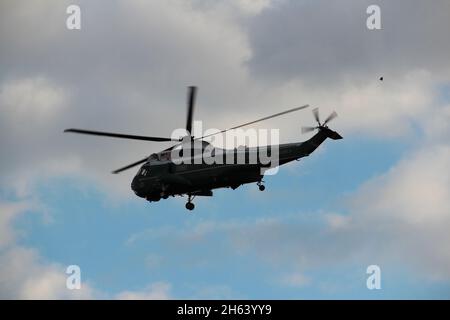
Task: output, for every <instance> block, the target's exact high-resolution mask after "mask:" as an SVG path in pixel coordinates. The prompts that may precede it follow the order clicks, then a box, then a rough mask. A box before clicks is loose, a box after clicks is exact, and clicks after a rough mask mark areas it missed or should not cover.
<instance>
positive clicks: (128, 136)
mask: <svg viewBox="0 0 450 320" xmlns="http://www.w3.org/2000/svg"><path fill="white" fill-rule="evenodd" d="M64 132H74V133H81V134H90V135H94V136H104V137H112V138H122V139H133V140H145V141H156V142H164V141H179V140H176V139H171V138H161V137H148V136H136V135H131V134H121V133H114V132H103V131H92V130H83V129H66V130H64Z"/></svg>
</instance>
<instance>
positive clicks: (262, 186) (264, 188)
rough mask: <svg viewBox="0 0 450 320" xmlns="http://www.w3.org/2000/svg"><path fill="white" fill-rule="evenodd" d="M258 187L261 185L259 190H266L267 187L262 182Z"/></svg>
mask: <svg viewBox="0 0 450 320" xmlns="http://www.w3.org/2000/svg"><path fill="white" fill-rule="evenodd" d="M258 187H259V191H264V190H266V187H265V186H264V185H263V184H260V185H259V186H258Z"/></svg>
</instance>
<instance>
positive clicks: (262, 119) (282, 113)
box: [196, 104, 309, 140]
mask: <svg viewBox="0 0 450 320" xmlns="http://www.w3.org/2000/svg"><path fill="white" fill-rule="evenodd" d="M308 107H309V104H305V105H304V106H301V107H296V108H293V109H289V110H286V111H283V112H279V113H276V114H273V115H271V116H267V117H264V118H261V119H258V120H254V121H250V122H247V123H244V124H241V125H239V126H236V127H232V128H229V129H225V130H222V131H219V132H216V133H212V134H208V135H206V136H203V137H201V138H197V139H203V138H207V137H210V136H213V135H216V134H219V133H224V132H226V131H229V130H234V129H238V128H241V127H245V126H248V125H250V124H254V123H257V122H260V121H264V120H268V119H272V118H275V117H279V116H282V115H284V114H287V113H291V112H294V111H298V110H301V109H305V108H308ZM197 139H196V140H197Z"/></svg>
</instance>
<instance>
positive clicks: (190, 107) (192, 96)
mask: <svg viewBox="0 0 450 320" xmlns="http://www.w3.org/2000/svg"><path fill="white" fill-rule="evenodd" d="M196 93H197V87H189V95H188V104H187V105H188V110H187V119H186V131H187V132H189V134H190V135H192V132H191V130H192V117H193V115H194V105H195V96H196Z"/></svg>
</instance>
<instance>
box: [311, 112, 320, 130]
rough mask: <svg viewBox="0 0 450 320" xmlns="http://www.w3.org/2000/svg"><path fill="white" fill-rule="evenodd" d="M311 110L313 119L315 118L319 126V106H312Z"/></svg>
mask: <svg viewBox="0 0 450 320" xmlns="http://www.w3.org/2000/svg"><path fill="white" fill-rule="evenodd" d="M312 112H313V114H314V119H316V121H317V123H318V124H319V126H320V117H319V108H314V109H313V111H312Z"/></svg>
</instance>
